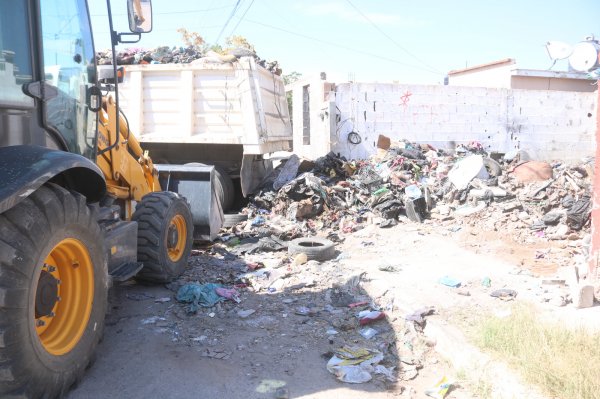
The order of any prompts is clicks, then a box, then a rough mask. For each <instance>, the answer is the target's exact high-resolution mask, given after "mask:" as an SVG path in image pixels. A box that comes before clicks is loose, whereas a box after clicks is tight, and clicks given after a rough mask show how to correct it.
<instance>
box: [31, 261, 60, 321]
mask: <svg viewBox="0 0 600 399" xmlns="http://www.w3.org/2000/svg"><path fill="white" fill-rule="evenodd" d="M57 301H58V280H57V279H55V278H54V276H53V275H52V274H51V273H49V272H47V271H45V270H42V272H41V273H40V279H39V281H38V286H37V291H36V294H35V317H36V318H40V317H44V316H49V315H50V314H51V313H52V309H54V306H55V305H56V302H57Z"/></svg>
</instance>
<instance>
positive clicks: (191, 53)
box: [96, 46, 281, 75]
mask: <svg viewBox="0 0 600 399" xmlns="http://www.w3.org/2000/svg"><path fill="white" fill-rule="evenodd" d="M241 57H253V58H254V59H255V60H256V63H257V64H258V65H260V66H262V67H264V68H266V69H268V70H269V71H271V72H273V73H274V74H276V75H281V67H280V66H279V63H278V62H277V61H267V60H264V59H262V58H260V57H258V56H257V55H256V53H255V52H254V51H251V50H248V49H245V48H231V49H227V50H225V51H223V52H215V51H212V50H204V49H201V48H198V47H197V46H187V47H177V46H173V47H169V46H159V47H156V48H154V49H143V48H127V49H125V50H122V51H119V52H118V53H117V65H144V64H205V63H206V64H225V63H233V62H235V61H237V60H239V59H240V58H241ZM96 62H97V64H98V65H112V63H113V61H112V52H111V50H110V49H107V50H102V51H98V52H97V53H96Z"/></svg>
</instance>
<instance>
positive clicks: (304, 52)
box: [90, 0, 600, 84]
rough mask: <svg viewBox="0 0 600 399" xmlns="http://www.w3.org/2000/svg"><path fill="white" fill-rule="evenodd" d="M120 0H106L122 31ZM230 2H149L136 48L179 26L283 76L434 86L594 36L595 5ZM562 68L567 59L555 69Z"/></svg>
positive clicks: (97, 12)
mask: <svg viewBox="0 0 600 399" xmlns="http://www.w3.org/2000/svg"><path fill="white" fill-rule="evenodd" d="M90 3H93V4H90V11H91V13H92V24H93V27H94V30H95V41H96V48H97V49H103V48H107V47H108V45H109V40H108V22H107V19H106V7H105V1H104V0H95V1H93V2H90ZM125 4H126V1H125V0H112V7H113V14H114V18H115V20H116V26H117V29H120V30H121V31H125V30H126V24H127V22H126V21H127V18H126V16H125V12H126V9H125ZM236 4H238V0H220V1H218V0H206V1H194V2H188V1H185V2H184V1H178V2H177V1H173V0H153V1H152V5H153V14H154V30H153V32H152V33H149V34H146V35H144V36H143V37H142V40H141V42H140V43H138V44H136V45H135V46H136V47H144V48H153V47H156V46H159V45H169V46H174V45H175V46H180V45H182V41H181V35H180V34H179V33H178V32H177V29H178V28H181V27H184V28H186V29H188V30H189V31H193V32H198V33H199V34H200V35H201V36H202V37H203V38H204V39H205V40H206V41H207V42H208V43H211V44H212V43H215V42H217V41H218V43H219V44H223V43H224V40H225V38H226V37H228V36H230V35H232V34H235V35H242V36H244V37H246V38H247V39H248V41H249V42H250V43H252V44H253V45H254V46H255V48H256V50H257V53H258V55H259V56H260V57H262V58H265V59H267V60H277V61H279V62H280V64H281V66H282V68H283V71H284V74H285V73H290V72H292V71H296V72H300V73H302V74H303V76H311V75H313V74H318V73H319V72H321V71H323V72H326V73H327V75H328V78H329V79H330V80H337V81H343V80H345V79H348V78H349V77H351V76H353V77H354V79H355V80H356V81H363V82H373V81H379V82H389V81H399V82H402V83H430V84H436V83H442V82H443V78H444V76H445V74H446V73H447V72H448V71H450V70H452V69H461V68H464V67H465V66H473V65H477V64H482V63H487V62H491V61H495V60H499V59H503V58H515V59H516V60H517V64H518V66H519V67H520V68H531V69H547V68H549V67H550V65H551V62H550V59H549V58H548V55H547V53H546V50H545V48H544V44H545V43H546V42H547V41H549V40H558V41H563V42H566V43H569V44H571V45H573V44H575V43H577V42H579V41H581V40H583V39H584V38H585V37H586V36H590V35H592V34H595V35H597V36H600V29H598V28H600V1H599V0H571V1H564V0H563V1H558V0H546V1H538V0H519V1H517V0H504V1H489V0H488V1H486V0H478V1H474V0H455V1H441V0H439V1H438V0H431V1H414V0H413V1H405V0H302V1H292V0H239V4H238V7H237V10H236V12H235V13H233V10H234V7H235V5H236ZM232 14H233V16H232V17H231V18H230V19H229V17H230V16H231V15H232ZM228 19H229V23H227V21H228ZM221 32H222V33H221ZM219 34H221V35H220V36H219ZM124 47H125V46H124ZM567 68H568V65H567V61H566V60H564V61H559V62H558V63H557V64H556V66H555V67H554V68H553V69H554V70H566V69H567Z"/></svg>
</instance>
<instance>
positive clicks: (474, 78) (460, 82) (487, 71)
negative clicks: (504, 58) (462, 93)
mask: <svg viewBox="0 0 600 399" xmlns="http://www.w3.org/2000/svg"><path fill="white" fill-rule="evenodd" d="M514 68H515V62H514V60H513V61H512V62H505V63H502V64H498V65H496V64H494V65H489V66H484V67H481V68H477V69H474V70H467V71H464V72H457V73H449V74H448V84H449V85H450V86H470V87H507V88H508V87H510V78H511V71H512V70H513V69H514Z"/></svg>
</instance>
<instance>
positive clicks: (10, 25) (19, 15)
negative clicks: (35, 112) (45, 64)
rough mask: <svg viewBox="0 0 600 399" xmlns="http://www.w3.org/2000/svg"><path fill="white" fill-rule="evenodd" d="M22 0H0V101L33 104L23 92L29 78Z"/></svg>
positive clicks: (26, 35)
mask: <svg viewBox="0 0 600 399" xmlns="http://www.w3.org/2000/svg"><path fill="white" fill-rule="evenodd" d="M26 3H27V2H26V1H25V0H0V105H2V106H3V107H11V106H12V107H33V104H34V103H33V98H31V97H29V96H26V95H25V94H23V90H22V89H21V86H22V85H23V83H29V82H31V81H32V72H31V71H32V66H31V48H30V43H31V41H30V40H29V29H28V27H29V21H28V19H29V18H28V15H27V6H26Z"/></svg>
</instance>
